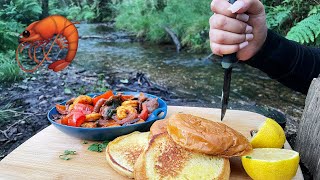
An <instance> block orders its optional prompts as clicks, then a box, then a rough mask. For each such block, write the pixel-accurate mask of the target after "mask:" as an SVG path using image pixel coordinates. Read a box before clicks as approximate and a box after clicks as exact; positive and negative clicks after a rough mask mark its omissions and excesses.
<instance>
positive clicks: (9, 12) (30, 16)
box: [0, 0, 42, 24]
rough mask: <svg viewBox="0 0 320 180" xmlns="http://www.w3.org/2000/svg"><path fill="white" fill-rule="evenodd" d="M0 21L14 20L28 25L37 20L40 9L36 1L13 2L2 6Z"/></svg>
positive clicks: (20, 0) (15, 0) (19, 0)
mask: <svg viewBox="0 0 320 180" xmlns="http://www.w3.org/2000/svg"><path fill="white" fill-rule="evenodd" d="M0 12H1V13H0V14H2V15H1V19H5V20H12V19H14V20H16V21H19V22H22V23H25V24H29V23H31V22H33V21H35V20H38V17H39V15H40V14H41V13H42V8H41V6H40V5H39V2H38V1H37V0H13V1H10V3H9V4H5V5H4V9H2V10H0Z"/></svg>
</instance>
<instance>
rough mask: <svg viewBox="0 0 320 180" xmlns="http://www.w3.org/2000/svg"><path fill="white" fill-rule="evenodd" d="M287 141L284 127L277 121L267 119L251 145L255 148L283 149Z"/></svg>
mask: <svg viewBox="0 0 320 180" xmlns="http://www.w3.org/2000/svg"><path fill="white" fill-rule="evenodd" d="M285 141H286V135H285V134H284V131H283V129H282V127H281V126H280V125H279V124H278V123H277V122H276V121H275V120H273V119H270V118H267V120H266V121H265V122H264V123H263V124H262V125H261V126H260V127H259V129H258V133H257V134H255V136H253V138H252V139H251V141H250V143H251V145H252V147H253V148H282V147H283V144H284V143H285Z"/></svg>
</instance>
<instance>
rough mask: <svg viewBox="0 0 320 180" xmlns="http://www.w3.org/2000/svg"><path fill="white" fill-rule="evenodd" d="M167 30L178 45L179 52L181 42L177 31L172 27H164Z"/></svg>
mask: <svg viewBox="0 0 320 180" xmlns="http://www.w3.org/2000/svg"><path fill="white" fill-rule="evenodd" d="M164 29H165V30H166V32H167V33H168V34H169V35H170V37H171V39H172V41H173V42H174V44H175V45H176V48H177V52H180V50H181V43H180V41H179V38H178V36H177V35H176V33H174V32H173V31H172V30H171V29H169V28H168V27H165V28H164Z"/></svg>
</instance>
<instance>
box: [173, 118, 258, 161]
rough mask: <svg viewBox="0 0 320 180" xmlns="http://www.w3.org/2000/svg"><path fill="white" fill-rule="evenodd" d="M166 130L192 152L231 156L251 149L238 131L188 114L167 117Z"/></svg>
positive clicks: (243, 153)
mask: <svg viewBox="0 0 320 180" xmlns="http://www.w3.org/2000/svg"><path fill="white" fill-rule="evenodd" d="M167 131H168V134H169V135H170V136H171V138H172V139H173V141H174V142H175V143H177V144H179V145H180V146H182V147H184V148H186V149H189V150H191V151H194V152H199V153H205V154H210V155H216V156H221V157H232V156H242V155H245V154H248V153H249V152H251V151H252V146H251V144H250V142H249V141H248V140H247V138H246V137H244V136H243V135H242V134H241V133H239V132H238V131H236V130H234V129H232V128H230V127H228V126H227V125H225V124H223V123H219V122H214V121H210V120H207V119H204V118H201V117H197V116H193V115H190V114H175V115H172V116H171V117H169V118H168V125H167Z"/></svg>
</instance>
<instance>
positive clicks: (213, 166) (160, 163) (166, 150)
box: [134, 133, 230, 180]
mask: <svg viewBox="0 0 320 180" xmlns="http://www.w3.org/2000/svg"><path fill="white" fill-rule="evenodd" d="M229 176H230V163H229V160H228V159H225V158H219V157H215V156H211V155H206V154H202V153H196V152H191V151H188V150H186V149H184V148H182V147H181V146H180V145H178V144H176V143H175V142H174V141H173V140H172V139H171V137H170V136H169V135H168V133H162V134H158V135H154V136H153V137H152V139H151V140H150V142H149V146H148V148H147V149H146V150H145V151H144V152H143V153H141V155H140V156H139V158H138V160H137V161H136V164H135V165H134V178H135V179H137V180H145V179H206V180H207V179H219V180H222V179H229Z"/></svg>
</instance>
